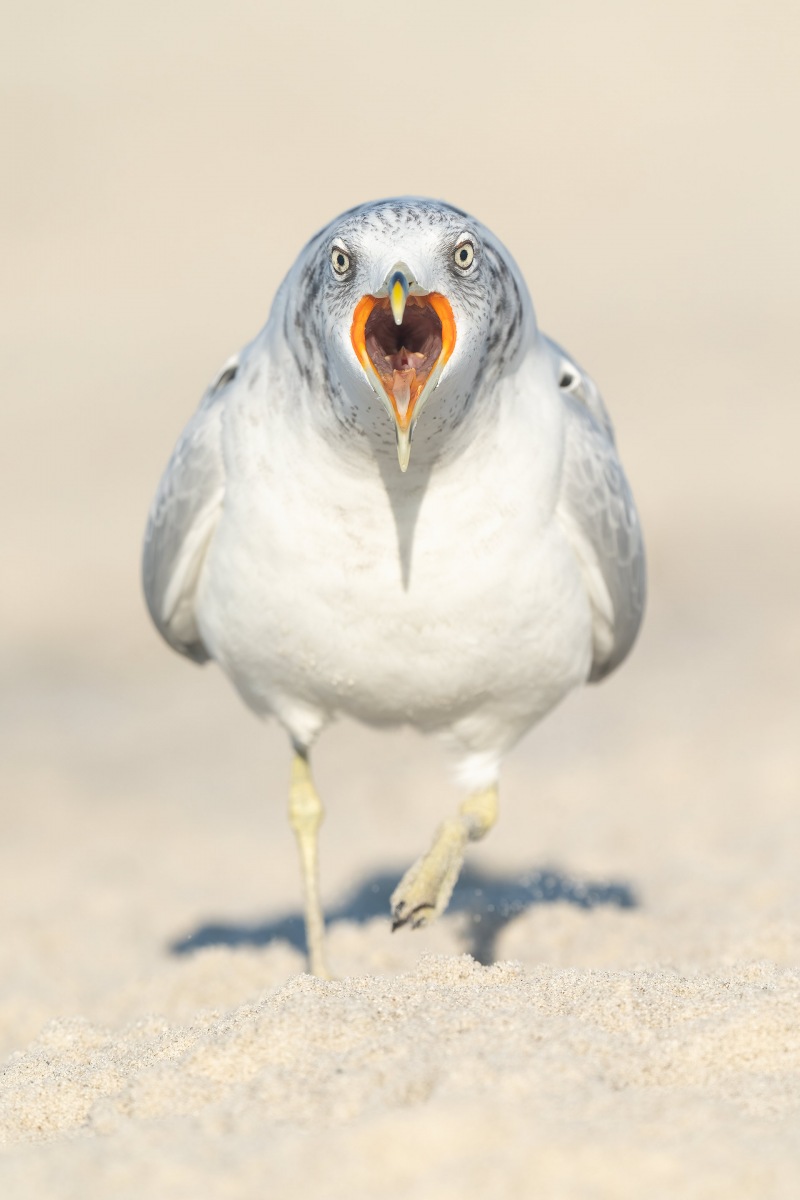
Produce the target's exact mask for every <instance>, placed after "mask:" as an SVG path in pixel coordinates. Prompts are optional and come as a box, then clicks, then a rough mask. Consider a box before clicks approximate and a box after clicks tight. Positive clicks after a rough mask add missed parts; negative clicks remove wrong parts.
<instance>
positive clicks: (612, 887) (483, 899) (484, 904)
mask: <svg viewBox="0 0 800 1200" xmlns="http://www.w3.org/2000/svg"><path fill="white" fill-rule="evenodd" d="M400 876H401V872H400V871H397V872H390V871H380V872H376V873H375V874H373V875H369V876H367V878H366V879H364V880H363V882H362V883H360V884H359V885H358V886H357V887H356V888H355V889H354V890H353V891H352V892H350V894H349V895H348V896H347V897H346V899H345V900H344V902H343V903H342V904H339V905H338V906H336V907H334V908H331V909H328V910H327V911H326V914H325V919H326V924H327V925H328V926H330V925H334V924H336V922H337V921H354V922H356V923H357V924H364V923H365V922H367V921H370V920H372V919H373V917H379V916H385V917H386V920H387V924H388V921H389V897H390V896H391V894H392V892H393V891H394V889H395V887H396V886H397V883H398V881H399V879H400ZM558 902H561V903H566V904H572V905H574V906H575V907H576V908H583V909H593V908H599V907H601V906H610V907H612V908H636V907H637V906H638V900H637V897H636V894H635V892H634V891H633V889H632V888H631V886H630V885H629V884H627V883H622V882H619V881H614V880H608V881H604V882H588V881H586V880H579V879H576V878H573V877H571V876H569V875H567V874H565V873H564V872H563V871H559V870H556V869H551V868H542V869H535V870H531V871H527V872H525V873H523V874H521V875H518V876H511V875H495V874H492V873H490V872H488V871H482V870H480V869H478V868H477V867H471V866H468V867H465V868H464V870H463V871H462V872H461V875H460V877H459V880H458V883H457V885H456V888H455V891H454V892H453V896H452V899H451V901H450V904H449V905H448V910H447V911H448V912H449V913H466V914H468V916H469V918H471V919H469V920H468V922H467V925H466V932H465V935H464V936H465V941H466V945H465V949H466V950H467V951H468V952H469V953H470V954H471V955H472V957H473V958H475V959H477V961H478V962H480V963H483V964H485V965H489V964H491V963H493V962H494V961H495V960H496V945H497V938H498V936H499V934H500V932H501V930H502V929H503V928H504V927H505V926H506V925H507V924H508V923H509V922H510V921H512V920H513V919H514V918H515V917H518V916H519V915H520V913H523V912H525V911H526V909H529V908H532V907H533V906H534V905H537V904H556V903H558ZM273 941H286V942H289V944H290V945H292V946H294V947H295V948H296V949H298V950H301V951H303V952H305V949H306V937H305V928H304V923H303V916H302V913H301V912H300V911H295V912H289V913H286V914H284V915H283V916H278V917H275V918H274V919H272V920H270V921H264V922H256V923H253V924H247V923H244V922H230V923H227V922H209V923H208V924H205V925H200V926H199V927H198V928H197V929H195V930H193V931H192V932H191V933H189V934H187V935H185V936H183V937H180V938H177V939H176V940H175V941H174V942H172V943H171V944H170V947H169V949H170V951H171V953H172V954H177V955H184V954H192V953H194V951H196V950H201V949H203V948H204V947H206V946H266V945H268V944H269V943H270V942H273Z"/></svg>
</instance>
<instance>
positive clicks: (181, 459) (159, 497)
mask: <svg viewBox="0 0 800 1200" xmlns="http://www.w3.org/2000/svg"><path fill="white" fill-rule="evenodd" d="M237 370H238V360H237V359H235V358H234V359H231V360H230V361H229V362H227V363H226V364H225V366H224V367H223V369H222V371H221V372H220V374H219V376H218V377H217V379H216V380H215V381H214V383H213V384H212V385H211V387H210V388H209V389H208V391H207V392H206V394H205V396H204V397H203V399H202V401H201V403H200V407H199V408H198V410H197V412H196V413H195V414H194V416H193V417H192V419H191V420H190V421H189V424H188V425H187V426H186V428H185V429H184V431H183V433H182V434H181V437H180V439H179V441H178V444H177V445H176V447H175V449H174V450H173V452H172V457H171V458H170V460H169V463H168V464H167V469H166V470H165V472H164V474H163V476H162V478H161V482H160V484H159V486H158V491H157V492H156V496H155V499H154V501H153V504H152V507H151V509H150V516H149V519H148V522H147V530H146V532H145V538H144V552H143V555H142V582H143V585H144V594H145V599H146V601H147V607H148V609H149V611H150V616H151V617H152V618H153V622H154V623H155V625H156V627H157V629H158V630H159V632H160V633H161V635H162V637H164V639H165V640H166V641H167V642H169V644H170V646H172V647H173V648H174V649H175V650H177V651H179V652H180V653H181V654H185V655H187V657H189V658H193V659H194V660H195V662H200V663H202V662H206V661H207V659H208V657H209V656H208V653H207V651H206V648H205V646H204V645H203V642H202V639H201V637H200V633H199V630H198V628H197V621H196V617H195V596H196V592H197V583H198V580H199V578H200V572H201V570H202V567H203V563H204V561H205V557H206V552H207V550H208V547H209V544H210V542H211V539H212V537H213V535H214V531H215V529H216V527H217V522H218V520H219V516H220V513H221V511H222V502H223V497H224V495H225V468H224V463H223V457H222V444H221V441H222V438H221V433H222V417H223V412H224V408H225V398H226V395H227V392H228V388H229V385H230V384H231V383H232V382H233V380H234V379H235V378H236V374H237Z"/></svg>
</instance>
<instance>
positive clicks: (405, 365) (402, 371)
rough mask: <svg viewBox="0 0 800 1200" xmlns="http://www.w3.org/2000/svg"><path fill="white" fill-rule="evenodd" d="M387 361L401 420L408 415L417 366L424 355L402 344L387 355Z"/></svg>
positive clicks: (413, 391) (413, 392)
mask: <svg viewBox="0 0 800 1200" xmlns="http://www.w3.org/2000/svg"><path fill="white" fill-rule="evenodd" d="M386 357H387V361H388V362H389V364H390V366H391V368H392V383H391V388H392V395H393V396H394V402H395V404H396V405H397V414H398V416H399V417H400V418H401V420H405V418H406V416H407V415H408V407H409V405H410V403H411V398H412V396H413V395H414V394H415V391H416V389H415V386H414V385H415V384H416V382H417V367H418V366H419V365H420V363H421V362H422V361H423V360H424V358H425V355H424V354H420V353H418V352H417V351H414V350H407V349H406V348H405V346H402V347H401V348H400V350H398V352H397V353H396V354H390V355H387V356H386Z"/></svg>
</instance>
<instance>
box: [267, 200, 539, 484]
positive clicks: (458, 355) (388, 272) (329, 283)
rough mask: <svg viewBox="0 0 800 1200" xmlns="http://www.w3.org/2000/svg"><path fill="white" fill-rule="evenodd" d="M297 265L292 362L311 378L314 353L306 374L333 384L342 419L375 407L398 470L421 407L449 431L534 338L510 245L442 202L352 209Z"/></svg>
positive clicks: (356, 419) (369, 417)
mask: <svg viewBox="0 0 800 1200" xmlns="http://www.w3.org/2000/svg"><path fill="white" fill-rule="evenodd" d="M295 270H296V271H297V272H298V274H297V275H296V276H295V282H296V284H297V285H298V286H297V287H295V288H293V289H292V292H293V294H294V297H295V303H294V305H293V309H294V312H293V320H292V321H290V322H288V323H287V332H288V333H289V334H290V337H291V343H292V348H293V353H294V355H295V358H296V360H297V363H298V366H299V367H300V368H301V371H303V373H304V374H307V375H308V374H309V373H310V372H312V370H313V368H312V367H311V362H312V361H313V362H314V364H315V365H316V370H315V371H313V373H314V374H317V372H319V373H321V374H322V376H323V378H324V379H325V380H326V382H327V383H328V385H329V389H328V390H329V391H330V385H331V384H333V385H334V386H333V389H332V390H333V392H334V393H335V396H334V399H335V400H336V401H338V404H339V406H340V408H341V411H340V412H339V413H338V415H339V416H340V417H341V418H342V420H343V421H344V423H345V424H346V425H347V424H350V425H354V424H360V425H362V426H363V425H364V424H365V423H366V424H370V425H372V427H373V428H375V427H376V422H375V419H374V418H375V417H376V416H378V417H379V426H378V428H379V430H380V432H381V433H382V435H383V437H382V439H381V440H384V439H385V438H386V437H387V436H392V431H393V436H394V439H395V442H396V447H397V458H398V462H399V465H400V469H401V471H405V470H406V468H407V466H408V462H409V458H410V454H411V439H412V437H413V435H414V431H415V429H416V427H417V423H418V421H419V419H420V416H421V414H422V412H423V409H426V408H429V407H430V408H434V407H435V408H436V409H437V410H438V411H439V418H440V419H439V421H438V422H437V423H436V428H437V430H438V435H439V436H446V432H447V427H448V425H450V426H453V425H455V424H457V423H458V421H459V419H461V418H463V416H464V414H465V413H466V412H467V411H468V409H469V408H470V407H471V405H472V404H473V402H475V401H476V400H477V398H478V395H479V392H480V390H481V387H482V385H483V384H485V383H486V382H487V380H491V379H495V378H496V377H497V376H498V375H500V374H503V373H505V372H507V371H510V370H512V369H513V368H514V366H515V365H516V363H517V362H518V361H519V359H520V357H521V355H522V353H524V350H525V349H526V347H527V346H529V345H530V342H531V338H532V336H534V335H535V328H536V326H535V319H534V316H533V309H532V306H531V303H530V299H529V298H528V295H527V290H526V288H525V284H524V283H523V281H522V278H521V275H520V273H519V271H518V269H517V267H516V264H515V263H514V261H513V259H512V258H511V256H510V255H509V254H508V251H506V250H505V248H504V247H503V246H502V245H501V244H500V243H499V242H498V241H497V239H496V238H495V237H494V236H493V235H492V234H491V233H490V232H489V230H487V229H485V228H484V227H483V226H482V225H481V224H480V223H479V222H478V221H475V220H474V219H473V218H472V217H470V216H468V215H467V214H466V213H464V212H462V211H461V210H460V209H457V208H453V207H451V206H450V205H447V204H443V203H440V202H438V201H433V200H420V199H415V198H402V199H398V200H385V201H380V202H377V203H373V204H365V205H362V206H360V207H359V208H356V209H353V210H351V211H350V212H347V213H345V214H343V215H342V216H341V217H338V218H337V219H336V220H334V221H332V222H331V223H330V224H329V225H327V226H326V227H325V229H323V230H321V231H320V233H318V234H317V235H316V236H315V237H314V238H312V240H311V241H310V242H309V244H308V245H307V246H306V248H305V250H304V251H303V253H302V254H301V256H300V259H299V260H298V263H297V265H296V268H295ZM290 278H291V277H290ZM435 392H437V393H438V394H437V397H436V402H435V404H434V401H433V400H432V397H433V395H434V393H435ZM376 402H377V405H378V406H379V407H378V408H377V409H376ZM381 409H383V410H385V411H384V412H383V413H381V411H380V410H381ZM433 428H434V425H433V424H432V426H431V429H432V430H433Z"/></svg>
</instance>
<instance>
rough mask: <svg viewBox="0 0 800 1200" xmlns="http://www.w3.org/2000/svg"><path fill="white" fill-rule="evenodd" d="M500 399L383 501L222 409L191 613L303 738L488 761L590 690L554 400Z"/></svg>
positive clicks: (309, 443)
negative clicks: (220, 468)
mask: <svg viewBox="0 0 800 1200" xmlns="http://www.w3.org/2000/svg"><path fill="white" fill-rule="evenodd" d="M506 386H507V387H508V388H509V394H508V396H507V397H504V403H503V404H502V405H501V406H499V409H498V411H499V413H500V416H499V418H498V420H497V421H496V422H494V423H493V424H492V426H491V427H490V428H488V429H486V430H485V433H484V434H483V435H482V439H481V438H478V439H476V440H475V442H474V443H473V444H472V445H470V446H469V447H468V448H467V449H466V451H465V452H464V453H463V454H462V455H460V456H459V457H458V458H454V459H452V460H451V461H449V462H445V463H441V462H440V463H438V464H436V465H434V467H433V468H432V469H431V470H430V472H429V473H428V474H427V475H426V472H425V469H424V464H423V465H420V464H419V462H417V463H415V461H414V458H413V455H412V468H411V469H410V470H409V472H408V474H407V475H405V476H401V475H400V473H399V471H398V470H397V466H396V461H395V462H394V464H393V472H394V473H393V474H388V484H389V487H388V489H387V471H386V469H384V474H383V476H382V474H381V472H380V470H379V469H378V468H377V466H376V464H375V462H374V460H372V461H370V460H368V459H364V460H363V461H362V462H360V463H359V464H358V465H357V466H355V465H354V464H353V463H352V462H347V461H342V457H341V451H338V450H337V449H335V448H333V447H331V446H330V445H329V444H328V443H326V442H325V441H324V440H322V439H315V438H314V437H313V435H309V433H308V430H307V429H306V428H304V427H303V426H301V425H298V424H297V423H292V422H291V421H290V420H286V419H285V415H284V414H283V413H282V412H280V411H277V412H274V422H275V426H276V427H273V428H270V427H269V425H270V422H269V420H268V419H267V418H265V417H264V415H263V414H264V409H263V407H261V408H258V407H257V401H256V399H254V398H252V399H250V400H245V401H244V402H243V405H242V406H241V408H240V411H238V412H237V413H232V414H231V421H230V422H229V427H228V429H227V430H226V438H227V443H226V468H227V470H228V481H227V484H226V497H225V507H224V512H223V516H222V520H221V523H220V526H219V528H218V530H217V533H216V536H215V538H214V541H213V544H212V546H211V550H210V553H209V556H208V560H207V563H206V567H205V570H204V574H203V578H202V580H201V584H200V588H199V593H198V605H197V612H198V623H199V626H200V629H201V632H202V637H203V641H204V643H205V645H206V646H207V647H208V649H209V650H210V652H211V654H212V656H213V657H214V658H216V659H217V660H218V661H219V662H220V663H221V665H222V666H223V667H224V668H225V670H226V671H227V672H228V674H229V675H230V676H231V678H232V679H233V681H234V683H235V684H236V686H237V688H238V689H239V690H240V692H241V693H242V695H243V696H244V697H245V699H246V700H247V701H248V703H249V704H250V705H251V706H252V707H253V708H255V709H256V710H257V711H260V712H272V713H274V714H275V715H277V716H278V717H279V718H280V719H281V720H282V721H283V722H284V724H286V725H287V727H288V728H289V729H290V731H292V732H293V733H295V734H296V736H298V737H300V738H301V740H302V739H304V738H305V737H307V736H308V735H309V734H312V735H313V733H314V732H316V728H318V727H319V726H321V725H322V724H324V723H325V721H326V720H327V719H329V718H330V717H331V716H333V715H335V714H337V713H344V714H348V715H351V716H353V717H356V718H358V719H359V720H362V721H366V722H370V723H390V724H393V723H406V722H407V723H410V724H412V725H414V726H416V727H418V728H420V729H422V730H428V731H429V730H439V731H442V732H448V731H449V732H451V733H452V734H453V736H454V737H455V738H456V739H457V740H459V741H461V742H462V743H464V744H465V746H466V745H468V746H469V747H470V748H472V749H473V750H474V751H476V752H477V751H481V750H485V749H489V748H496V749H497V751H498V752H502V751H503V750H504V749H506V748H507V746H508V745H511V744H512V743H513V742H514V741H516V740H517V738H518V737H519V736H520V735H521V733H523V732H524V731H525V730H526V729H527V728H529V727H530V726H531V725H532V724H533V723H534V722H535V721H536V720H538V719H539V718H540V717H541V716H542V715H544V713H545V712H547V711H548V710H549V709H550V708H551V707H552V706H553V705H554V704H556V703H557V702H558V701H559V700H560V699H561V698H562V696H563V695H564V694H565V693H566V692H567V691H568V690H570V689H571V688H572V687H574V686H575V685H576V684H578V683H580V682H582V681H583V680H584V679H585V678H586V676H587V674H588V670H589V661H590V654H591V621H590V615H589V607H588V602H587V599H586V595H585V590H584V587H583V583H582V581H581V577H580V572H579V569H578V566H577V563H576V562H575V560H574V557H573V555H572V552H571V551H570V549H569V547H568V545H567V543H566V541H565V540H564V538H563V536H562V534H561V532H560V530H559V528H558V526H557V525H556V523H555V521H554V520H553V511H554V507H555V501H556V497H557V492H558V487H559V480H560V462H561V437H562V431H561V428H560V424H559V419H560V418H559V413H560V410H559V407H558V405H557V403H556V402H555V401H557V397H554V398H550V397H548V396H547V394H546V393H542V389H541V386H539V385H538V384H537V387H538V389H539V390H538V392H535V396H536V397H537V398H536V399H531V395H532V393H531V387H530V381H528V382H527V386H526V387H525V389H524V402H523V398H522V397H523V391H522V388H521V381H520V379H519V378H517V379H516V380H515V381H514V382H513V383H511V384H507V385H506ZM248 405H252V406H253V407H252V408H248V407H247V406H248ZM423 419H424V418H423ZM315 727H316V728H315Z"/></svg>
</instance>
